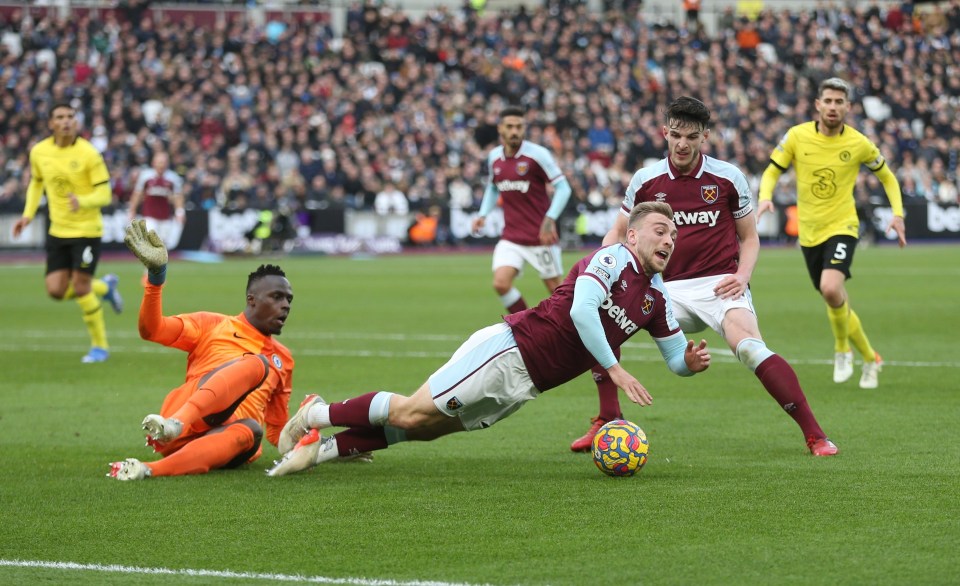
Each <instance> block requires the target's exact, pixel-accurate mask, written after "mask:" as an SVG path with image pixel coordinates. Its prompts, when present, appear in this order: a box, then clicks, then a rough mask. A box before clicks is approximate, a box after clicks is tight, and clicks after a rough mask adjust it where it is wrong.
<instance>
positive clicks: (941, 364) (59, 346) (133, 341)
mask: <svg viewBox="0 0 960 586" xmlns="http://www.w3.org/2000/svg"><path fill="white" fill-rule="evenodd" d="M110 338H112V339H120V340H123V341H124V342H128V343H121V344H113V345H111V347H110V350H111V351H114V352H122V353H131V354H132V353H136V354H153V353H158V352H179V351H178V350H175V349H171V348H166V347H163V346H159V345H157V344H153V343H149V342H142V343H141V342H139V339H140V336H139V334H137V333H136V332H127V331H119V332H110ZM466 338H467V336H466V335H464V336H459V335H452V334H402V333H376V332H347V333H340V332H323V331H313V332H304V333H296V334H293V333H291V334H284V335H283V336H282V338H280V340H281V341H288V340H289V341H293V340H297V341H300V340H303V341H310V340H332V341H336V340H353V341H363V340H369V341H371V342H409V343H417V342H428V343H436V342H442V343H448V344H449V346H448V349H444V350H437V351H428V350H379V349H376V350H374V349H340V348H318V347H313V346H311V347H307V348H303V347H296V348H291V350H292V351H293V353H294V355H295V356H318V357H336V358H386V359H390V358H423V359H430V360H433V359H441V360H446V359H448V358H450V355H451V354H452V353H453V352H454V351H455V350H456V348H457V346H458V345H459V344H460V343H461V342H463V341H464V340H465V339H466ZM3 339H5V340H8V341H7V342H0V351H3V352H13V353H21V354H22V353H24V352H61V353H81V354H82V353H84V352H86V351H87V350H88V349H89V348H88V346H87V345H86V339H87V333H86V332H85V331H83V330H81V329H77V330H62V331H51V330H26V331H17V332H13V331H11V332H10V333H9V334H6V332H5V331H4V330H3V329H0V340H3ZM14 339H19V340H23V339H29V340H36V341H41V340H52V341H53V343H35V344H24V343H15V342H13V341H12V340H14ZM81 340H82V341H81ZM63 342H67V343H63ZM296 346H299V344H296ZM623 348H624V349H625V350H627V352H624V355H623V360H624V361H626V362H659V361H660V360H661V358H660V355H659V353H655V354H638V353H636V352H633V351H636V350H644V351H647V350H653V349H656V344H654V343H652V342H627V343H626V344H624V345H623ZM711 352H712V354H713V359H714V362H718V363H735V362H737V359H736V358H735V357H734V356H733V353H732V352H730V350H729V349H727V348H717V347H714V348H713V349H712V350H711ZM784 358H785V359H786V360H787V361H788V362H790V363H791V364H797V365H799V364H805V365H830V364H833V359H822V358H790V357H786V356H784ZM884 365H886V366H896V367H908V368H960V362H948V361H916V360H885V361H884Z"/></svg>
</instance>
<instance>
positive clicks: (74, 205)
mask: <svg viewBox="0 0 960 586" xmlns="http://www.w3.org/2000/svg"><path fill="white" fill-rule="evenodd" d="M67 198H69V199H70V211H71V212H75V211H77V210H79V209H80V200H79V199H77V196H76V194H73V193H68V194H67Z"/></svg>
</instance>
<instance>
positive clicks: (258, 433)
mask: <svg viewBox="0 0 960 586" xmlns="http://www.w3.org/2000/svg"><path fill="white" fill-rule="evenodd" d="M227 427H231V428H235V429H238V430H240V431H241V432H242V435H243V440H242V443H239V444H238V445H237V449H238V450H240V451H239V452H238V453H237V455H236V457H234V458H233V459H232V460H230V461H229V462H227V463H226V464H224V466H223V467H224V468H228V469H229V468H236V467H237V466H240V465H242V464H244V463H246V462H248V461H250V458H253V457H254V456H255V455H256V454H257V451H258V450H259V449H260V442H261V441H262V440H263V427H261V426H260V424H259V423H257V421H256V420H253V419H249V418H244V419H240V420H237V421H234V422H233V423H231V424H230V425H228V426H227Z"/></svg>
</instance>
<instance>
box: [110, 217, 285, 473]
mask: <svg viewBox="0 0 960 586" xmlns="http://www.w3.org/2000/svg"><path fill="white" fill-rule="evenodd" d="M124 242H125V243H126V245H127V248H129V249H130V250H131V251H132V252H133V253H134V254H135V255H136V256H137V258H139V259H140V262H142V263H143V265H144V266H145V267H147V283H146V285H145V289H144V292H143V302H142V304H141V306H140V317H139V323H138V326H139V329H140V336H141V337H142V338H143V339H145V340H150V341H151V342H157V343H158V344H163V345H164V346H169V347H171V348H179V349H180V350H183V351H184V352H187V353H188V358H187V375H186V379H185V380H184V382H183V384H181V385H180V386H179V387H177V388H175V389H173V390H172V391H170V393H169V394H168V395H167V397H166V399H165V400H164V401H163V406H162V407H161V408H160V412H159V414H153V415H148V416H147V417H146V418H145V419H144V420H143V429H144V430H146V435H147V445H148V446H151V447H153V449H154V451H155V452H157V453H159V454H160V455H161V456H162V458H161V459H160V460H157V461H154V462H141V461H139V460H137V459H135V458H127V459H126V460H123V461H120V462H113V463H111V464H110V472H109V473H108V476H110V477H113V478H116V479H118V480H141V479H143V478H147V477H149V476H176V475H182V474H203V473H205V472H207V471H209V470H211V469H217V468H234V467H237V466H239V465H241V464H244V463H245V462H252V461H253V460H256V459H257V458H258V457H259V456H260V453H261V447H260V442H261V439H262V438H263V434H264V430H266V435H267V439H268V440H269V441H270V442H271V443H273V444H274V445H276V443H277V441H278V440H279V437H280V431H281V429H282V428H283V426H284V424H285V423H286V421H287V406H288V402H289V399H290V390H291V384H292V382H291V381H292V377H293V358H292V356H291V355H290V351H289V350H288V349H287V348H286V347H285V346H284V345H283V344H280V343H279V342H277V341H276V340H274V336H276V335H279V334H280V331H281V330H282V329H283V326H284V324H285V323H286V321H287V317H288V315H289V314H290V304H291V302H292V301H293V290H292V289H291V287H290V282H289V281H288V280H287V279H286V276H285V275H284V272H283V271H282V270H281V269H280V267H278V266H274V265H260V267H258V268H257V270H255V271H254V272H252V273H250V275H249V276H248V277H247V289H246V306H245V307H244V309H243V312H242V313H240V314H239V315H233V316H228V315H222V314H219V313H211V312H197V313H186V314H181V315H176V316H170V317H167V316H164V315H163V313H162V311H163V307H162V299H161V293H162V291H163V285H164V282H165V280H166V274H167V250H166V248H164V246H163V243H162V242H161V240H160V237H159V236H158V235H157V233H156V232H154V231H153V230H150V231H148V230H147V228H146V224H145V223H144V221H143V220H134V222H133V223H132V224H130V225H129V226H128V227H127V229H126V237H125V238H124Z"/></svg>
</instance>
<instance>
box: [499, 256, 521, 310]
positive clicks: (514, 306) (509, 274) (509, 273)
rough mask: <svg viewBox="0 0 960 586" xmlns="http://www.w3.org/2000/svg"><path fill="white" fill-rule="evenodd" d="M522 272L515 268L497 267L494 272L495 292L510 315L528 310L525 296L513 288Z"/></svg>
mask: <svg viewBox="0 0 960 586" xmlns="http://www.w3.org/2000/svg"><path fill="white" fill-rule="evenodd" d="M519 274H520V271H519V270H517V269H516V268H514V267H507V266H503V267H497V268H496V270H495V271H493V290H494V291H496V293H497V295H498V296H500V302H501V303H503V306H504V307H506V308H507V311H508V312H510V313H517V312H518V311H523V310H524V309H526V308H527V302H526V301H524V299H523V295H522V294H521V293H520V291H519V290H517V288H516V287H514V286H513V281H514V280H515V279H516V278H517V275H519Z"/></svg>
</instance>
